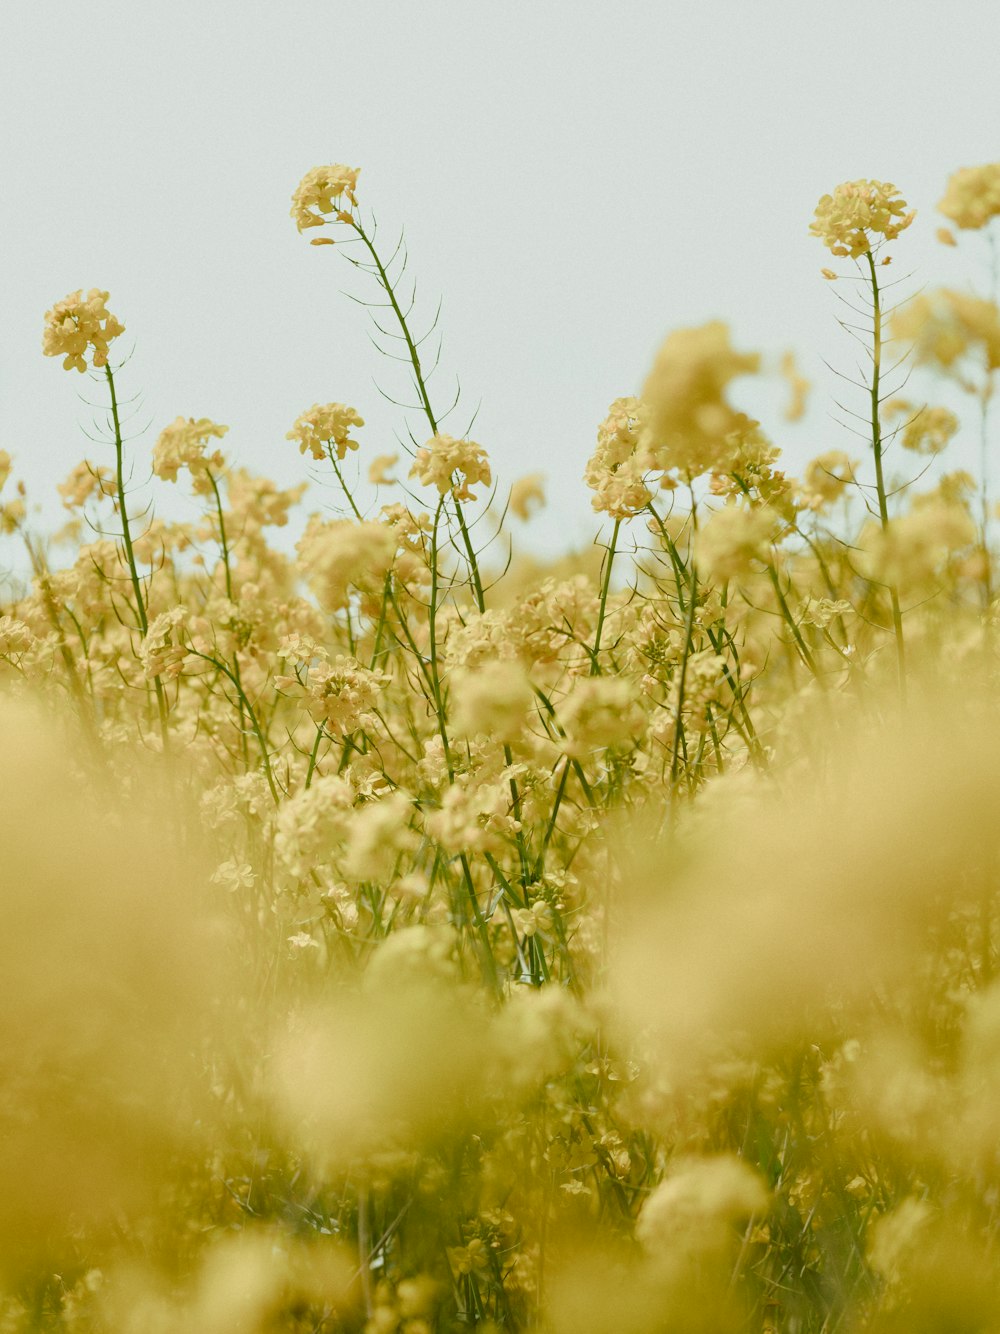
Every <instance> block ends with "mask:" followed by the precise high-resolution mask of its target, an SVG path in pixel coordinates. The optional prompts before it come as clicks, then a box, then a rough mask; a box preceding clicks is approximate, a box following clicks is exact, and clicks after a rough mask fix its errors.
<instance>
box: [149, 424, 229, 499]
mask: <svg viewBox="0 0 1000 1334" xmlns="http://www.w3.org/2000/svg"><path fill="white" fill-rule="evenodd" d="M228 430H229V427H228V426H220V425H219V424H218V423H217V422H213V421H210V420H209V419H208V417H199V418H198V419H197V420H196V419H195V418H194V417H177V418H176V419H175V420H174V421H172V422H171V423H170V425H169V426H165V427H164V428H163V430H162V431H161V432H160V435H159V438H158V439H157V441H156V444H155V445H154V446H153V472H154V473H156V475H157V477H160V478H162V479H163V481H165V482H176V481H177V474H178V472H179V471H180V469H181V468H187V470H188V471H189V472H190V474H191V481H192V483H193V485H194V489H195V491H197V492H198V494H199V495H205V494H207V493H208V492H209V491H210V490H211V488H212V482H211V478H210V477H209V471H213V472H215V473H218V472H220V471H221V469H222V468H223V467H224V466H225V462H226V461H225V458H224V457H223V455H222V452H221V451H220V450H218V449H217V450H216V451H215V452H214V453H213V454H209V455H206V453H205V450H206V448H207V446H208V442H209V441H210V440H213V439H215V440H221V439H222V437H223V436H224V435H225V434H226V432H227V431H228Z"/></svg>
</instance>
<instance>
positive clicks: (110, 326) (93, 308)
mask: <svg viewBox="0 0 1000 1334" xmlns="http://www.w3.org/2000/svg"><path fill="white" fill-rule="evenodd" d="M108 296H109V293H107V292H102V291H100V290H99V289H98V288H96V287H92V288H91V289H90V291H89V292H88V293H87V298H86V300H84V297H83V291H82V290H80V291H77V292H70V294H69V296H67V297H64V298H63V299H62V301H57V302H56V304H55V305H54V306H53V307H52V309H51V310H47V311H46V312H45V333H44V334H43V336H42V352H43V353H44V354H45V356H47V357H62V358H63V369H64V370H67V371H70V370H78V371H80V372H83V371H85V370H86V369H87V362H86V354H87V348H88V347H92V348H93V349H94V365H95V366H96V367H101V366H106V365H107V364H108V344H109V343H110V342H111V340H112V339H113V338H117V337H118V335H119V334H123V333H124V332H125V326H124V324H122V323H121V322H120V321H119V320H117V319H116V318H115V316H114V315H112V314H110V313H109V311H108V308H107V306H106V305H105V302H106V301H107V299H108Z"/></svg>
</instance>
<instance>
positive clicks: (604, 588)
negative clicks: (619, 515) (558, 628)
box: [590, 519, 622, 676]
mask: <svg viewBox="0 0 1000 1334" xmlns="http://www.w3.org/2000/svg"><path fill="white" fill-rule="evenodd" d="M621 526H622V521H621V519H616V520H615V526H614V528H613V529H612V530H611V543H610V545H609V546H608V554H607V556H606V557H605V561H604V578H603V580H602V581H601V603H600V606H599V607H598V611H597V630H596V631H595V633H594V651H593V653H592V655H591V659H590V674H591V676H599V675H600V672H601V668H600V663H599V661H598V657H597V655H598V653H600V651H601V635H602V633H603V631H604V620H605V616H606V615H607V609H608V594H609V593H610V591H611V567H612V565H613V564H614V560H615V548H616V546H617V543H618V531H619V529H620V528H621Z"/></svg>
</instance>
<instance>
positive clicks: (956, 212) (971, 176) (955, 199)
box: [938, 162, 1000, 245]
mask: <svg viewBox="0 0 1000 1334" xmlns="http://www.w3.org/2000/svg"><path fill="white" fill-rule="evenodd" d="M938 210H939V211H940V212H941V213H943V214H944V215H945V217H946V218H951V220H952V222H954V223H955V224H956V226H958V227H961V228H962V229H963V230H965V231H968V230H978V228H980V227H985V226H986V224H987V223H988V222H989V221H990V219H991V218H995V217H996V216H997V214H1000V162H989V163H987V164H986V166H983V167H963V168H962V169H961V170H960V171H956V172H955V173H954V174H953V175H952V177H951V178H950V180H949V181H948V188H947V189H946V190H945V192H944V198H943V199H942V200H941V202H940V203H939V204H938ZM938 238H939V239H942V240H943V237H942V236H941V232H938ZM950 244H951V245H954V244H955V242H954V239H953V240H952V241H951V242H950Z"/></svg>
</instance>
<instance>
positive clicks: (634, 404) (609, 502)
mask: <svg viewBox="0 0 1000 1334" xmlns="http://www.w3.org/2000/svg"><path fill="white" fill-rule="evenodd" d="M647 415H648V414H647V412H646V409H645V408H644V406H643V404H642V403H641V402H640V401H639V399H637V398H616V399H615V401H614V402H613V403H612V404H611V407H610V408H609V409H608V415H607V417H605V419H604V421H603V422H601V424H600V426H599V427H598V428H597V448H596V449H595V450H594V452H593V454H591V456H590V458H589V459H588V461H587V466H586V468H585V469H584V474H583V480H584V481H585V482H586V483H587V485H588V486H589V487H590V489H591V491H593V492H594V494H593V496H592V498H591V501H590V503H591V505H592V506H593V508H594V509H595V510H597V511H598V513H604V514H610V515H611V517H612V518H613V519H627V518H630V517H631V516H632V515H633V514H638V513H639V512H640V511H641V510H643V509H645V508H646V506H647V505H648V504H649V502H650V500H651V499H652V498H653V493H652V491H651V490H650V489H649V487H648V486H647V485H646V474H647V472H648V469H649V463H648V460H647V458H646V455H645V453H644V452H643V451H641V450H640V449H639V437H640V434H641V431H642V427H643V424H644V422H645V420H646V417H647Z"/></svg>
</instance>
